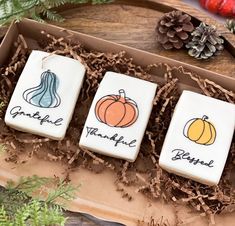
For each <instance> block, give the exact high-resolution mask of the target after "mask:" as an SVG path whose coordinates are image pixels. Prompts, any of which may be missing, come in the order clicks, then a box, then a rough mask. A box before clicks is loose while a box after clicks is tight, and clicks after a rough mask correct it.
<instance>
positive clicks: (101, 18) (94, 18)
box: [54, 0, 235, 77]
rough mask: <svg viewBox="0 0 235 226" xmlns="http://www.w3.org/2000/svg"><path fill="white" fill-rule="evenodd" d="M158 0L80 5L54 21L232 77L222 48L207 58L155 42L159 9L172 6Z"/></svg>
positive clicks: (178, 4) (228, 55)
mask: <svg viewBox="0 0 235 226" xmlns="http://www.w3.org/2000/svg"><path fill="white" fill-rule="evenodd" d="M156 2H157V4H156ZM159 2H160V1H159V0H157V1H156V0H155V1H142V0H137V1H130V0H119V1H115V4H111V5H110V4H109V5H94V6H88V5H86V6H79V7H76V8H73V9H68V10H66V11H63V12H61V14H62V15H63V16H64V17H65V18H66V20H65V22H63V23H54V24H56V25H59V26H62V27H64V28H68V29H72V30H76V31H80V32H83V33H86V34H90V35H94V36H96V37H100V38H104V39H106V40H110V41H114V42H117V43H120V44H124V45H128V46H131V47H135V48H137V49H142V50H146V51H149V52H152V53H157V54H159V55H162V56H166V57H170V58H173V59H176V60H179V61H184V62H186V63H189V64H192V65H195V66H198V67H202V68H205V69H207V70H211V71H214V72H217V73H221V74H225V75H228V76H232V77H235V64H234V56H233V55H232V54H231V53H229V51H227V50H224V51H223V52H222V54H221V55H220V56H218V57H215V58H213V59H210V60H206V61H202V60H196V59H194V58H192V57H190V56H188V55H187V50H180V51H179V50H170V51H166V50H164V49H163V48H162V47H161V46H160V45H159V44H158V43H157V42H156V34H155V26H156V23H157V21H158V19H159V18H160V17H161V16H162V15H163V12H161V11H158V10H162V11H166V12H167V11H169V9H171V8H169V7H163V8H160V7H161V5H160V4H159ZM165 3H166V4H169V5H173V6H176V7H177V8H182V9H183V10H184V11H187V12H188V13H190V14H194V15H198V17H200V19H202V20H203V21H206V22H207V23H209V24H214V25H216V26H218V27H220V30H222V29H223V31H226V32H227V29H226V28H223V25H221V24H219V23H218V22H217V21H215V20H214V19H210V18H208V16H206V15H204V14H203V13H201V14H200V11H198V10H197V9H192V8H190V7H189V6H188V5H186V4H185V3H182V2H181V1H178V0H176V1H175V0H167V1H164V4H165ZM136 5H137V6H136ZM230 36H231V37H232V39H231V38H229V40H230V42H232V40H233V38H234V37H233V36H234V35H233V34H231V35H230Z"/></svg>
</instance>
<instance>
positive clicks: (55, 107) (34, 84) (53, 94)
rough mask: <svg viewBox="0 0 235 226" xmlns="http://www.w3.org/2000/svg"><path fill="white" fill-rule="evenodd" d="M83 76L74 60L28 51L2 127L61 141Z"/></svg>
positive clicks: (77, 62) (83, 73)
mask: <svg viewBox="0 0 235 226" xmlns="http://www.w3.org/2000/svg"><path fill="white" fill-rule="evenodd" d="M45 57H46V58H45ZM84 75H85V67H84V66H83V65H82V64H81V63H80V62H79V61H77V60H74V59H71V58H68V57H63V56H59V55H49V53H46V52H42V51H32V53H31V54H30V56H29V59H28V61H27V63H26V65H25V68H24V70H23V72H22V74H21V76H20V78H19V80H18V83H17V85H16V88H15V90H14V93H13V95H12V97H11V100H10V103H9V105H8V108H7V112H6V115H5V122H6V124H7V125H8V126H10V127H12V128H15V129H17V130H20V131H23V132H28V133H32V134H37V135H41V136H45V137H49V138H52V139H56V140H61V139H63V138H64V136H65V133H66V130H67V127H68V125H69V122H70V120H71V118H72V114H73V111H74V107H75V104H76V101H77V98H78V95H79V92H80V89H81V87H82V83H83V78H84Z"/></svg>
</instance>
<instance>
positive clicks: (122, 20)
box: [0, 0, 235, 226]
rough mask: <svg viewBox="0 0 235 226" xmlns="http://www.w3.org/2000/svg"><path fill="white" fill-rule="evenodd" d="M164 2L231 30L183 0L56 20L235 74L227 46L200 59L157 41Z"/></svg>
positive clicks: (76, 220)
mask: <svg viewBox="0 0 235 226" xmlns="http://www.w3.org/2000/svg"><path fill="white" fill-rule="evenodd" d="M161 2H164V4H166V5H169V6H173V7H176V8H178V9H181V10H182V11H185V12H187V13H190V14H191V15H193V16H195V17H197V18H199V19H200V20H202V21H205V22H207V23H209V24H214V25H216V26H217V27H218V28H219V31H220V32H225V33H228V30H227V29H225V28H224V26H223V25H222V24H219V23H218V22H216V21H215V20H214V19H212V18H209V17H208V16H207V15H206V14H204V13H202V12H200V11H198V10H197V9H193V8H192V7H190V6H188V5H186V4H185V3H183V2H182V1H180V0H165V1H160V0H152V1H145V0H132V1H131V0H118V1H116V2H115V3H114V4H107V5H93V6H91V5H83V6H79V7H75V8H74V7H73V8H71V9H66V10H61V14H62V16H63V17H65V18H66V20H65V21H64V22H63V23H54V24H56V25H59V26H61V27H64V28H68V29H72V30H75V31H80V32H83V33H86V34H90V35H94V36H96V37H100V38H103V39H107V40H111V41H114V42H117V43H121V44H124V45H128V46H132V47H135V48H138V49H142V50H146V51H149V52H152V53H157V54H160V55H163V56H166V57H170V58H173V59H176V60H180V61H184V62H186V63H189V64H193V65H195V66H199V67H202V68H205V69H208V70H211V71H214V72H217V73H222V74H225V75H228V76H232V77H235V61H234V56H233V55H232V54H231V53H230V52H229V51H228V50H225V51H223V53H222V54H221V55H220V56H218V57H216V58H214V59H211V60H208V61H199V60H196V59H193V58H191V57H189V56H188V55H187V52H186V51H184V50H181V51H179V50H172V51H166V50H164V49H163V48H162V47H161V46H160V45H159V44H158V43H157V42H156V35H155V31H154V29H155V26H156V23H157V20H158V18H159V17H160V16H162V14H163V11H168V10H169V8H168V7H162V6H161V5H158V4H157V5H156V3H161ZM160 10H161V11H160ZM5 31H6V30H5V29H4V28H2V29H1V28H0V37H1V36H2V35H3V34H4V33H5ZM225 37H226V38H228V40H229V41H230V43H231V44H232V45H233V46H234V47H235V35H233V34H225ZM67 215H68V216H69V220H68V222H67V225H68V226H72V225H73V226H75V225H76V226H79V225H83V226H85V225H86V226H94V225H102V226H105V225H107V226H108V225H110V226H111V225H113V224H109V223H104V222H100V221H95V220H94V219H90V217H89V216H84V215H82V214H79V213H67Z"/></svg>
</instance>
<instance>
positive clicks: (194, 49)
mask: <svg viewBox="0 0 235 226" xmlns="http://www.w3.org/2000/svg"><path fill="white" fill-rule="evenodd" d="M191 35H192V40H191V41H190V42H189V43H188V44H187V45H186V48H188V49H189V51H188V54H189V55H190V56H192V57H195V58H197V59H208V58H210V57H212V56H214V55H218V54H219V53H220V51H222V50H223V49H224V47H223V43H224V40H223V39H222V38H221V37H220V35H219V34H218V33H217V31H216V27H215V26H209V25H206V24H205V23H201V24H200V26H199V27H197V28H196V29H195V30H194V31H193V32H192V34H191Z"/></svg>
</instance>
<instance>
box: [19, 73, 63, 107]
mask: <svg viewBox="0 0 235 226" xmlns="http://www.w3.org/2000/svg"><path fill="white" fill-rule="evenodd" d="M58 87H59V79H58V77H57V76H56V74H55V73H53V72H51V71H50V70H47V71H44V72H43V73H42V74H41V81H40V84H39V85H38V86H36V87H32V88H29V89H27V90H25V91H24V93H23V98H24V100H25V101H27V102H28V103H29V104H31V105H34V106H36V107H41V108H56V107H58V106H59V105H60V103H61V98H60V96H59V94H58V93H57V90H58Z"/></svg>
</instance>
